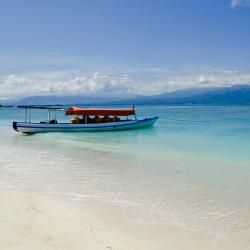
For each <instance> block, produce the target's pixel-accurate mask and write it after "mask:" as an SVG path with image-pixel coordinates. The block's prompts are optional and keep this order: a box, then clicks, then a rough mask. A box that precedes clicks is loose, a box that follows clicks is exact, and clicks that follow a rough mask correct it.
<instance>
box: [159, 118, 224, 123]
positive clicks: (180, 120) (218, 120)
mask: <svg viewBox="0 0 250 250" xmlns="http://www.w3.org/2000/svg"><path fill="white" fill-rule="evenodd" d="M161 119H165V120H171V121H178V122H195V123H203V122H220V121H226V119H217V120H199V121H198V120H185V119H175V118H170V117H161Z"/></svg>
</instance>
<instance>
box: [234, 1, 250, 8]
mask: <svg viewBox="0 0 250 250" xmlns="http://www.w3.org/2000/svg"><path fill="white" fill-rule="evenodd" d="M239 5H241V6H247V5H250V0H231V7H232V8H235V7H236V6H239Z"/></svg>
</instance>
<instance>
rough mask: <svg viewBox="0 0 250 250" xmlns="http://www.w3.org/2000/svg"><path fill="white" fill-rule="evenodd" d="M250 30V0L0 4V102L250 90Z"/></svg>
mask: <svg viewBox="0 0 250 250" xmlns="http://www.w3.org/2000/svg"><path fill="white" fill-rule="evenodd" d="M249 25H250V1H249V0H233V1H230V0H219V1H218V0H189V1H183V0H88V1H87V0H86V1H83V0H82V1H80V0H72V1H69V0H67V1H66V0H50V1H49V0H43V1H38V0H33V1H31V0H26V1H24V0H21V1H20V0H16V1H14V0H9V1H0V39H1V40H0V44H1V46H0V99H6V98H12V97H19V96H25V95H38V94H41V95H47V94H60V95H63V94H65V93H67V94H72V95H74V94H76V93H81V94H86V95H94V94H110V92H113V94H114V95H119V94H122V95H123V94H125V93H126V94H157V93H162V92H165V91H172V90H175V89H181V88H186V87H202V86H206V87H207V86H230V85H233V84H244V83H248V82H249V83H250V60H249V59H250V32H249ZM1 93H2V94H1ZM3 93H4V94H3Z"/></svg>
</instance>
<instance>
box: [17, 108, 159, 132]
mask: <svg viewBox="0 0 250 250" xmlns="http://www.w3.org/2000/svg"><path fill="white" fill-rule="evenodd" d="M20 107H21V108H25V114H26V115H25V121H24V122H13V128H14V129H15V130H16V131H18V132H22V133H27V134H33V133H42V132H98V131H116V130H127V129H138V128H144V127H149V126H153V124H154V123H155V122H156V121H157V119H158V117H150V118H144V119H137V116H136V110H135V108H134V106H133V108H131V109H107V108H106V109H104V108H79V107H73V106H72V107H68V108H67V109H62V108H59V107H48V106H45V107H41V106H39V107H38V106H20ZM41 108H42V109H46V110H48V120H46V121H41V122H40V123H36V122H31V121H30V116H29V121H27V118H28V110H29V109H41ZM52 111H65V115H67V116H73V118H72V119H71V121H70V122H69V123H59V122H58V121H57V119H56V118H54V119H51V112H52ZM131 116H133V117H134V119H130V118H129V117H131ZM124 117H125V118H124Z"/></svg>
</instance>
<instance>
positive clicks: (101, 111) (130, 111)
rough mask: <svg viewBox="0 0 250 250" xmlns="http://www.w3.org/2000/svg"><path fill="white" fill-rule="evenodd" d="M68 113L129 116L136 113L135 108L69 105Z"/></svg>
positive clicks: (66, 112)
mask: <svg viewBox="0 0 250 250" xmlns="http://www.w3.org/2000/svg"><path fill="white" fill-rule="evenodd" d="M65 114H66V115H117V116H127V115H134V114H135V109H134V108H132V109H102V108H79V107H68V108H67V109H66V111H65Z"/></svg>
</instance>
